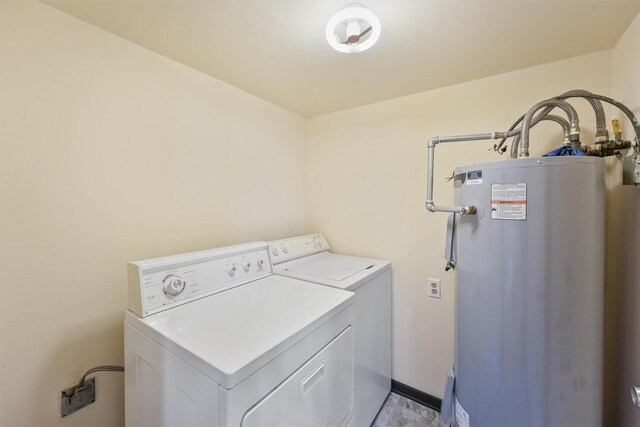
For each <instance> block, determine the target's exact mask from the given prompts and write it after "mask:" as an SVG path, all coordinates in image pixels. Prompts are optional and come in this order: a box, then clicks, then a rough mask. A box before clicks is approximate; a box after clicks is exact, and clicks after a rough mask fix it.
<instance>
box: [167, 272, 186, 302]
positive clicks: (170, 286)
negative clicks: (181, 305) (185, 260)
mask: <svg viewBox="0 0 640 427" xmlns="http://www.w3.org/2000/svg"><path fill="white" fill-rule="evenodd" d="M184 287H185V282H184V280H182V279H181V278H180V277H178V276H176V275H175V274H170V275H168V276H167V277H165V278H164V280H162V290H163V291H164V293H165V294H167V295H169V296H172V297H175V296H176V295H179V294H180V293H181V292H182V291H184Z"/></svg>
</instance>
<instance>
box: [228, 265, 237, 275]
mask: <svg viewBox="0 0 640 427" xmlns="http://www.w3.org/2000/svg"><path fill="white" fill-rule="evenodd" d="M237 269H238V267H237V266H236V265H235V264H229V265H227V273H228V274H229V277H233V276H234V275H235V274H236V270H237Z"/></svg>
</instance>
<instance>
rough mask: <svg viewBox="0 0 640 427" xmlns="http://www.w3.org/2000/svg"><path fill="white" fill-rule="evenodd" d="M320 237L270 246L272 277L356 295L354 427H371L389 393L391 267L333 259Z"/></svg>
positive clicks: (376, 262)
mask: <svg viewBox="0 0 640 427" xmlns="http://www.w3.org/2000/svg"><path fill="white" fill-rule="evenodd" d="M329 249H330V247H329V244H328V243H327V240H326V239H325V238H324V236H323V235H322V234H320V233H317V234H310V235H307V236H299V237H293V238H288V239H282V240H273V241H270V242H269V252H270V256H271V260H272V262H273V264H274V267H273V268H274V271H275V273H276V274H278V275H281V276H285V277H289V278H295V279H299V280H304V281H308V282H315V283H318V284H321V285H325V286H326V287H328V288H333V289H339V290H348V291H352V292H354V293H355V299H356V302H355V325H354V329H355V331H354V332H355V387H356V388H355V419H354V420H355V425H356V426H358V427H360V426H367V427H368V426H370V425H371V423H372V422H373V419H374V418H375V416H376V414H377V413H378V411H379V410H380V407H381V406H382V404H383V403H384V400H385V399H386V397H387V395H388V394H389V390H390V389H391V263H390V262H389V261H382V260H376V259H369V258H360V257H354V256H347V255H339V254H334V253H331V252H330V251H329Z"/></svg>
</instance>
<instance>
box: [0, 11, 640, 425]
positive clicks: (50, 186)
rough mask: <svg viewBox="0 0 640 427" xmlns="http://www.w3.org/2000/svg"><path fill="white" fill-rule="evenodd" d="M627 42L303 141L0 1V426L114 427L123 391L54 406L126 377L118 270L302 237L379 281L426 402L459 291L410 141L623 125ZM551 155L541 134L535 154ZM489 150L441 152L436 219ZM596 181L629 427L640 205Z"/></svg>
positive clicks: (405, 363)
mask: <svg viewBox="0 0 640 427" xmlns="http://www.w3.org/2000/svg"><path fill="white" fill-rule="evenodd" d="M639 33H640V23H639V18H636V20H635V22H634V24H633V26H632V27H631V28H630V29H629V30H628V31H627V33H626V34H625V36H624V37H623V38H622V39H621V41H620V43H619V44H618V46H617V47H616V48H615V49H614V50H613V51H604V52H600V53H596V54H591V55H586V56H582V57H578V58H573V59H568V60H564V61H560V62H556V63H552V64H547V65H543V66H538V67H533V68H529V69H525V70H519V71H515V72H511V73H507V74H503V75H499V76H494V77H490V78H486V79H482V80H478V81H473V82H468V83H464V84H460V85H456V86H451V87H447V88H443V89H438V90H434V91H429V92H425V93H421V94H416V95H412V96H408V97H404V98H399V99H395V100H390V101H386V102H382V103H378V104H372V105H368V106H364V107H360V108H357V109H353V110H348V111H344V112H339V113H335V114H330V115H325V116H321V117H317V118H314V119H311V120H308V121H305V120H304V119H302V118H300V117H298V116H296V115H294V114H292V113H289V112H287V111H285V110H282V109H280V108H277V107H275V106H273V105H271V104H269V103H267V102H264V101H262V100H260V99H257V98H255V97H253V96H251V95H248V94H246V93H244V92H241V91H239V90H237V89H235V88H233V87H231V86H229V85H227V84H225V83H222V82H220V81H217V80H215V79H213V78H211V77H208V76H206V75H204V74H201V73H199V72H196V71H194V70H192V69H189V68H187V67H185V66H183V65H181V64H178V63H176V62H173V61H171V60H169V59H167V58H164V57H162V56H160V55H157V54H154V53H152V52H150V51H147V50H145V49H143V48H141V47H139V46H136V45H134V44H132V43H130V42H128V41H125V40H123V39H120V38H118V37H116V36H113V35H111V34H109V33H106V32H104V31H101V30H98V29H96V28H95V27H92V26H90V25H87V24H84V23H82V22H81V21H79V20H77V19H75V18H71V17H69V16H67V15H65V14H62V13H60V12H58V11H56V10H54V9H51V8H49V7H47V6H45V5H42V4H40V3H36V2H32V1H24V2H22V1H21V2H10V1H0V93H1V94H2V96H0V143H1V145H0V202H1V203H0V272H2V279H1V280H0V425H1V426H3V427H4V426H8V427H13V426H22V425H24V426H35V425H38V426H48V425H62V426H74V425H78V426H81V425H92V426H99V425H104V426H116V425H120V424H121V423H122V420H123V392H122V390H123V383H122V376H121V374H109V373H107V374H99V378H98V396H99V397H98V401H97V402H96V403H95V404H93V405H91V406H89V407H88V408H86V409H84V410H83V411H81V412H78V413H77V414H74V415H73V416H71V417H69V418H67V419H65V420H60V419H59V415H58V413H59V409H58V405H59V390H60V388H62V387H64V386H67V385H70V384H71V383H72V382H74V381H75V380H76V379H77V377H78V376H79V375H80V374H81V373H82V371H83V370H85V369H86V368H89V367H91V366H93V365H96V364H103V363H122V350H123V349H122V344H123V343H122V312H123V309H124V307H125V290H126V277H125V264H126V262H127V261H129V260H132V259H142V258H148V257H153V256H158V255H165V254H172V253H177V252H181V251H189V250H197V249H203V248H208V247H214V246H219V245H224V244H228V243H235V242H242V241H248V240H257V239H270V238H279V237H283V236H288V235H295V234H299V233H301V232H303V231H308V232H313V231H322V232H324V233H325V234H326V236H327V238H328V239H329V241H330V243H331V244H332V245H333V247H334V249H335V250H336V251H338V252H345V253H353V254H360V255H365V256H372V257H379V258H387V259H390V260H391V261H392V262H393V263H394V294H393V298H394V300H393V309H394V353H393V356H394V378H395V379H397V380H399V381H402V382H405V383H407V384H409V385H412V386H414V387H417V388H419V389H421V390H424V391H426V392H428V393H431V394H433V395H436V396H440V395H441V394H442V389H443V383H444V375H445V372H446V370H447V369H448V368H449V367H450V365H451V363H452V361H453V300H454V299H453V298H454V294H453V281H454V273H452V272H449V273H445V272H444V271H443V267H444V261H443V258H442V254H443V243H444V224H445V218H446V215H444V214H440V215H437V214H428V213H427V212H426V211H425V209H424V192H425V176H426V164H425V163H426V162H425V160H426V159H425V143H426V140H427V138H428V137H430V136H435V135H448V134H458V133H466V132H482V131H491V130H501V129H504V128H506V127H507V126H509V125H510V124H511V122H512V120H513V119H514V118H515V117H516V116H518V115H520V114H522V113H523V112H524V111H525V110H526V109H527V108H528V107H529V106H530V105H532V104H533V103H535V102H537V101H538V100H540V99H543V98H545V97H549V96H552V95H555V94H558V93H560V92H563V91H566V90H569V89H572V88H584V89H589V90H592V91H596V92H601V93H605V94H607V93H612V91H613V93H614V95H615V96H617V97H619V98H620V99H621V100H622V101H624V102H627V103H629V105H630V106H632V107H633V108H634V111H635V112H636V113H637V114H638V113H640V111H639V105H640V100H639V99H638V93H640V88H639V87H638V84H639V82H640V80H639V79H638V78H637V76H638V75H639V74H640V70H639V68H640V62H639V61H640V57H639V56H638V53H637V52H638V51H639V50H640V47H639V46H638V44H639V41H640V34H639ZM630 52H635V53H634V54H630ZM612 61H613V65H614V66H613V67H612V66H611V62H612ZM576 105H578V106H579V108H578V111H579V113H580V116H581V118H582V119H583V129H586V130H587V132H586V133H587V134H588V135H590V134H591V130H592V128H593V114H592V112H591V111H590V109H589V108H588V106H587V104H586V103H585V102H577V103H576ZM629 132H630V130H629V128H627V136H629V135H630V133H629ZM559 135H560V133H559V131H558V130H557V129H556V127H555V125H553V124H549V123H545V124H542V125H540V126H539V127H538V128H536V129H535V130H534V132H533V140H532V144H533V146H532V152H533V154H534V155H535V154H540V153H542V152H544V151H545V150H548V149H550V148H552V147H554V146H556V145H558V143H557V142H556V141H557V138H558V137H559ZM305 139H306V141H307V145H306V149H305V144H304V141H305ZM583 139H584V140H586V141H588V140H590V139H591V137H590V136H586V137H585V138H583ZM490 145H491V144H490V143H485V142H480V143H475V144H465V145H450V146H442V147H439V148H438V155H439V160H438V164H437V167H438V169H437V171H436V179H437V186H436V200H437V201H439V202H442V203H449V202H451V200H452V194H453V192H452V190H451V187H450V185H449V184H448V183H446V182H445V181H444V178H445V177H446V176H447V174H448V173H449V171H451V170H452V169H453V168H454V167H455V166H458V165H463V164H467V163H470V162H472V161H476V162H481V161H487V160H493V159H496V158H498V157H497V156H496V155H495V154H494V153H492V152H490V151H488V148H489V147H490ZM608 163H609V169H610V171H611V173H610V177H609V178H610V179H609V181H608V185H609V186H610V188H611V191H610V196H609V210H608V215H609V222H608V224H609V225H608V227H609V228H608V231H609V234H610V236H611V237H612V238H611V239H610V242H609V244H608V258H609V265H610V266H611V265H613V266H614V267H613V268H610V269H609V273H608V288H607V298H608V299H607V304H608V308H609V314H608V316H609V318H608V320H609V322H610V324H611V325H615V328H613V330H615V331H616V332H617V333H616V334H610V335H609V336H608V337H607V343H608V347H607V348H608V349H614V351H609V352H608V359H607V360H608V366H607V375H608V383H607V387H608V392H609V393H610V395H612V396H613V395H615V396H616V400H615V401H614V400H610V401H609V402H611V404H610V405H609V407H608V413H609V414H610V415H612V416H614V417H619V418H617V419H618V420H619V423H616V424H615V425H621V426H624V427H630V426H632V425H636V424H637V423H638V421H637V417H638V414H640V411H637V410H634V409H633V408H632V407H631V405H630V403H628V387H629V386H630V385H631V382H635V383H640V372H639V371H638V369H639V368H640V365H639V364H638V363H634V362H633V361H634V360H637V359H638V358H639V357H640V347H639V344H638V343H639V342H640V340H638V339H637V338H635V336H634V330H633V326H634V325H637V324H638V322H640V319H638V317H637V316H638V314H637V307H638V303H640V295H639V293H638V292H639V291H638V289H640V287H638V286H637V284H638V279H637V277H639V276H638V273H640V271H639V270H638V267H636V266H635V265H636V263H635V260H634V259H633V258H632V257H631V255H633V252H632V251H633V249H635V248H636V247H637V245H636V243H635V240H636V233H637V232H636V228H637V227H632V226H628V225H625V226H622V225H620V224H622V221H626V222H625V223H628V224H631V223H632V224H633V225H636V224H637V215H634V210H633V209H630V208H629V207H630V206H635V205H637V204H638V203H637V202H638V201H637V200H636V199H637V195H636V193H635V191H633V189H631V188H621V187H619V186H617V185H614V184H616V179H617V178H616V177H617V172H618V171H617V170H616V168H617V167H618V166H616V160H613V159H611V160H610V161H609V162H608ZM239 165H240V167H238V166H239ZM305 185H306V187H305ZM636 191H638V190H636ZM305 194H309V195H310V196H309V197H308V198H307V200H306V204H305ZM634 221H635V222H634ZM623 249H624V250H623ZM626 249H630V250H628V251H627V250H626ZM624 254H627V255H624ZM429 277H434V278H440V279H442V280H443V283H442V294H443V296H442V299H441V300H435V299H429V298H427V296H426V280H427V278H429ZM634 285H635V286H634ZM609 329H610V330H611V329H612V328H609ZM635 335H637V334H635ZM619 351H621V353H620V357H619V358H617V357H616V354H618V352H619ZM618 361H619V363H618ZM634 416H635V417H636V418H633V417H634ZM623 422H625V423H626V424H623ZM634 422H635V423H636V424H634Z"/></svg>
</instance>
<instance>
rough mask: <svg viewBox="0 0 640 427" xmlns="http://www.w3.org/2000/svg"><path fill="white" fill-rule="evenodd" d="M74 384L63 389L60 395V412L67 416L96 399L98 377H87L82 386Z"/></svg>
mask: <svg viewBox="0 0 640 427" xmlns="http://www.w3.org/2000/svg"><path fill="white" fill-rule="evenodd" d="M76 388H77V386H72V387H69V388H66V389H64V390H62V395H61V396H60V414H61V415H62V416H63V417H66V416H67V415H69V414H73V413H74V412H76V411H77V410H78V409H82V408H84V407H85V406H87V405H90V404H92V403H93V402H95V401H96V379H95V377H92V378H87V379H86V380H85V382H84V385H83V386H82V387H79V388H78V389H77V391H76Z"/></svg>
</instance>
